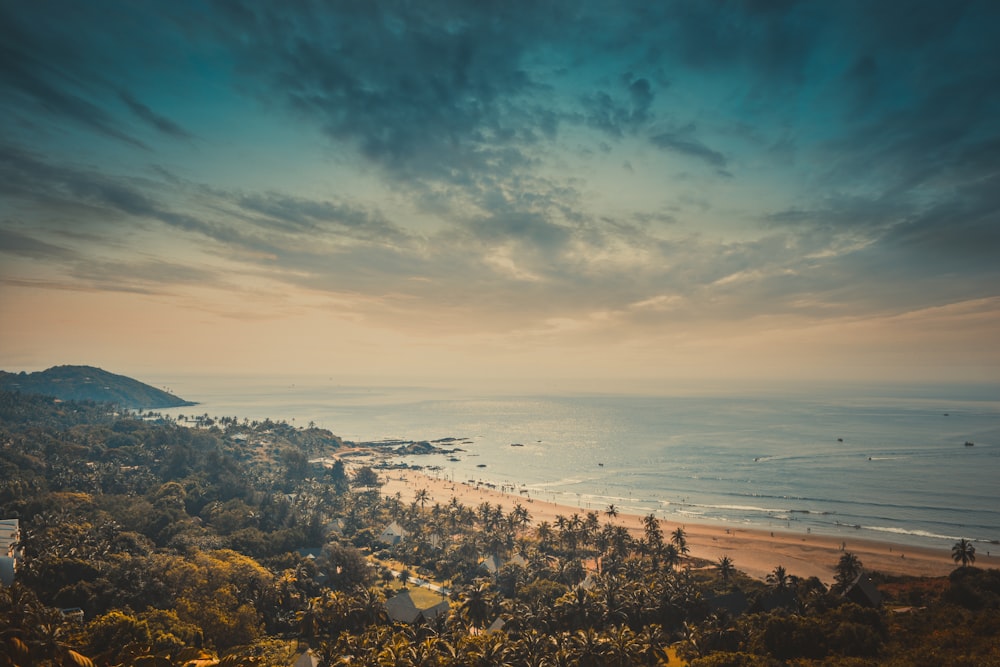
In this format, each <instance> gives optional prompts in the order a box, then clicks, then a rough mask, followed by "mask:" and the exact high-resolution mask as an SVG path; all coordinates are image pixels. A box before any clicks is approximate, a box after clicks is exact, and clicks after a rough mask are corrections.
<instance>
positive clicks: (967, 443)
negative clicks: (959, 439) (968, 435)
mask: <svg viewBox="0 0 1000 667" xmlns="http://www.w3.org/2000/svg"><path fill="white" fill-rule="evenodd" d="M965 446H966V447H975V446H976V443H974V442H969V441H968V440H966V441H965Z"/></svg>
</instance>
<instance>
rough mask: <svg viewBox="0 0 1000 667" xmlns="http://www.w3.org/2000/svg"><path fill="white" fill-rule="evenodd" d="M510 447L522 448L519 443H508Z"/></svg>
mask: <svg viewBox="0 0 1000 667" xmlns="http://www.w3.org/2000/svg"><path fill="white" fill-rule="evenodd" d="M510 446H511V447H524V445H522V444H521V443H519V442H512V443H510Z"/></svg>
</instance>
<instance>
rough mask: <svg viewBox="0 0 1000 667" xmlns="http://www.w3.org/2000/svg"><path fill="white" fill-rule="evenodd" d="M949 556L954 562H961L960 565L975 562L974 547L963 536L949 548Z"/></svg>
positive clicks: (964, 565)
mask: <svg viewBox="0 0 1000 667" xmlns="http://www.w3.org/2000/svg"><path fill="white" fill-rule="evenodd" d="M951 558H952V560H954V561H955V562H956V563H961V564H962V567H968V565H969V564H970V563H975V562H976V547H974V546H972V542H970V541H969V540H967V539H965V538H964V537H963V538H962V539H960V540H959V541H958V542H955V546H953V547H952V548H951Z"/></svg>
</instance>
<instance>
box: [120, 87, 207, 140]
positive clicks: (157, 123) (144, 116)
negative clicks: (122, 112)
mask: <svg viewBox="0 0 1000 667" xmlns="http://www.w3.org/2000/svg"><path fill="white" fill-rule="evenodd" d="M118 96H119V97H120V98H121V100H122V101H123V102H124V103H125V104H126V105H127V106H128V108H129V109H130V110H131V111H132V113H133V114H135V116H136V117H137V118H139V119H140V120H141V121H143V122H144V123H146V124H148V125H149V126H150V127H152V128H154V129H156V130H157V131H159V132H161V133H163V134H165V135H167V136H169V137H173V138H174V139H184V140H191V139H193V138H194V135H192V134H191V133H190V132H188V131H187V130H185V129H184V128H183V127H181V126H180V125H178V124H177V123H175V122H174V121H172V120H170V119H169V118H167V117H166V116H162V115H160V114H158V113H156V112H155V111H153V110H152V109H150V108H149V107H148V106H146V105H145V104H143V103H142V102H140V101H138V100H137V99H135V98H134V97H132V95H131V93H129V92H128V91H124V90H122V91H119V92H118Z"/></svg>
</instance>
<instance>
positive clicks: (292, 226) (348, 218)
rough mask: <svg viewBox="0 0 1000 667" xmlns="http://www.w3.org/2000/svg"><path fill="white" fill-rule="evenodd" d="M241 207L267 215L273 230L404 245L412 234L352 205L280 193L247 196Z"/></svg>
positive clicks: (241, 198)
mask: <svg viewBox="0 0 1000 667" xmlns="http://www.w3.org/2000/svg"><path fill="white" fill-rule="evenodd" d="M236 201H237V203H238V205H239V206H240V207H241V208H243V209H245V210H247V211H252V212H254V213H258V214H261V215H262V216H264V218H263V220H262V222H263V223H264V224H265V225H266V226H267V227H268V228H269V229H280V230H283V231H287V232H293V233H297V234H301V233H305V234H308V233H312V232H319V231H325V232H333V233H335V234H342V235H344V236H347V237H351V238H358V239H366V240H369V241H375V242H379V243H404V242H406V241H408V240H409V239H410V235H409V234H407V233H406V232H405V231H404V230H402V229H400V228H399V227H398V226H396V225H394V224H392V223H391V222H389V221H388V220H386V219H385V218H384V217H383V216H382V215H381V214H379V213H377V212H373V211H369V210H366V209H362V208H359V207H357V206H352V205H350V204H344V203H337V202H330V201H315V200H310V199H303V198H299V197H291V196H288V195H282V194H279V193H273V192H271V193H266V194H246V195H242V196H239V197H238V198H237V200H236Z"/></svg>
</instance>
